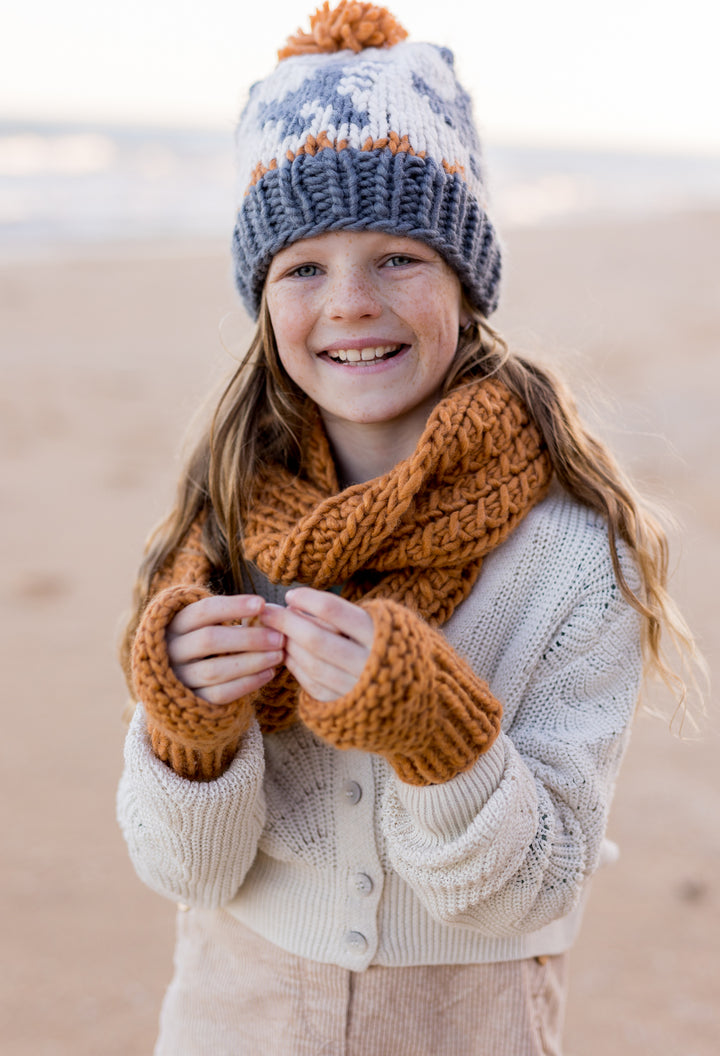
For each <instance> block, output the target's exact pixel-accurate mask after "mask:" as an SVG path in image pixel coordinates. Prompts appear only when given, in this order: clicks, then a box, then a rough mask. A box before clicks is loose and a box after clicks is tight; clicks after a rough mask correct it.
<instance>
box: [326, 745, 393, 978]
mask: <svg viewBox="0 0 720 1056" xmlns="http://www.w3.org/2000/svg"><path fill="white" fill-rule="evenodd" d="M336 787H337V788H338V801H339V809H338V811H337V856H338V858H337V867H338V870H339V871H340V875H341V876H342V875H344V877H345V884H344V907H343V908H342V910H341V912H342V915H343V918H344V928H343V930H342V931H341V933H340V934H339V935H338V942H339V943H340V947H341V949H342V950H343V951H344V956H342V962H341V963H344V964H345V965H346V966H347V967H348V968H353V969H355V970H359V969H362V968H365V967H367V966H368V965H369V964H370V963H371V962H372V959H373V957H374V956H375V953H376V950H377V944H378V931H377V913H378V905H379V901H380V894H381V892H382V886H383V884H382V867H381V865H380V858H379V855H378V851H377V847H376V845H375V819H374V809H375V784H374V779H373V768H372V759H371V757H370V755H368V754H367V753H365V752H357V751H352V750H351V751H347V752H342V753H339V758H338V785H337V786H336ZM342 891H343V889H342V888H341V889H340V891H339V892H338V894H339V895H340V897H341V898H342V897H343V894H342Z"/></svg>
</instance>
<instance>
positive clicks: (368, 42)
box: [278, 0, 407, 60]
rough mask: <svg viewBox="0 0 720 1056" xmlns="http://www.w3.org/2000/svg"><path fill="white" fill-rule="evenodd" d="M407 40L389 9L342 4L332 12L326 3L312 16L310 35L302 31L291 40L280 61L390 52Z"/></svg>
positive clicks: (348, 3)
mask: <svg viewBox="0 0 720 1056" xmlns="http://www.w3.org/2000/svg"><path fill="white" fill-rule="evenodd" d="M405 37H407V30H406V29H403V27H402V26H401V25H400V23H399V22H398V20H397V19H396V18H395V16H394V15H391V14H390V12H389V11H388V9H387V8H386V7H376V6H375V4H358V3H353V2H351V0H340V3H339V4H338V6H337V7H336V8H334V9H333V10H331V9H330V4H329V3H328V2H327V0H325V3H324V4H323V6H322V7H319V8H318V9H317V11H316V12H315V14H314V15H311V16H310V32H309V33H305V32H303V30H302V29H298V31H297V33H294V34H293V35H292V36H290V37H288V39H287V43H286V44H285V47H284V48H281V49H280V50H279V51H278V59H281V60H282V59H288V58H291V57H292V56H294V55H312V54H317V53H318V52H333V51H344V50H346V49H349V50H351V51H354V52H358V51H362V50H363V48H389V47H392V45H393V44H397V43H398V42H399V41H401V40H404V39H405Z"/></svg>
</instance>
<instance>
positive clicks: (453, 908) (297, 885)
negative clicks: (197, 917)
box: [118, 490, 642, 971]
mask: <svg viewBox="0 0 720 1056" xmlns="http://www.w3.org/2000/svg"><path fill="white" fill-rule="evenodd" d="M621 558H622V560H623V569H624V571H625V573H626V575H627V577H628V579H629V581H630V583H631V584H634V583H636V581H637V577H636V573H635V572H634V569H633V567H632V565H631V563H630V562H629V560H628V559H627V558H625V557H622V554H621ZM262 589H263V593H266V596H267V597H268V598H269V599H270V600H273V601H279V600H281V599H282V593H283V592H282V588H278V587H274V586H273V585H272V584H270V583H268V582H266V583H265V584H264V585H263V588H262ZM442 631H443V634H444V635H445V636H446V637H447V640H448V641H449V642H450V644H451V645H452V646H453V647H454V648H455V649H456V650H457V651H458V653H460V654H461V655H462V656H463V657H464V658H465V659H466V660H467V661H468V662H469V663H470V665H471V666H472V667H473V668H474V670H475V671H476V672H477V673H478V674H480V675H481V676H482V677H483V678H484V679H485V680H486V681H487V682H488V683H489V685H490V688H491V690H492V692H493V693H494V694H495V696H496V697H497V698H498V699H499V700H501V701H502V703H503V705H504V709H505V710H504V716H503V730H502V732H501V734H500V736H499V737H498V739H497V740H496V741H495V743H494V744H493V746H492V747H491V748H490V750H489V751H488V752H486V753H485V754H484V755H482V756H480V758H479V759H478V760H477V762H476V764H475V765H474V767H473V768H472V769H471V770H469V771H467V772H466V773H463V774H460V775H459V776H458V777H455V778H453V779H452V780H451V781H448V782H447V783H445V784H442V785H435V786H429V787H415V786H411V785H407V784H403V783H402V782H400V781H399V779H398V778H397V777H396V775H395V774H394V772H393V771H392V769H391V768H390V766H389V765H388V764H387V763H386V762H385V760H383V759H381V758H379V757H377V756H373V755H370V754H367V753H363V752H358V751H345V752H341V751H338V750H337V749H335V748H332V747H330V746H329V745H327V744H325V743H324V742H322V741H320V740H318V738H316V737H315V736H314V735H313V734H312V733H311V732H310V731H309V730H308V729H307V728H306V727H304V726H303V725H301V724H299V723H298V724H296V725H295V726H293V727H291V728H290V729H288V730H284V731H282V732H280V733H276V734H271V735H269V736H266V737H263V736H262V735H261V733H260V730H259V728H258V726H257V724H256V723H254V724H253V726H252V727H251V729H250V730H249V731H248V733H247V734H246V735H245V739H244V741H243V743H242V746H241V749H240V751H239V752H238V754H237V756H236V757H235V759H234V761H233V763H232V764H231V766H230V768H229V769H228V770H227V771H226V772H225V773H224V774H223V775H222V776H221V777H220V778H218V779H217V780H216V781H211V782H192V781H187V780H185V779H183V778H181V777H179V776H178V775H177V774H175V773H174V772H173V771H172V770H171V769H170V768H169V767H167V766H166V765H165V764H164V763H162V762H160V761H159V760H158V759H157V758H156V757H155V756H154V755H153V753H152V751H151V749H150V746H149V742H148V738H147V734H146V730H145V723H144V716H143V712H142V709H141V707H138V709H137V711H136V714H135V718H134V720H133V722H132V724H131V728H130V730H129V733H128V737H127V741H126V749H125V770H124V773H123V776H122V779H121V782H120V788H119V793H118V816H119V821H120V825H121V827H122V830H123V833H124V835H125V839H126V840H127V844H128V848H129V851H130V856H131V858H132V860H133V863H134V865H135V868H136V870H137V872H138V875H139V876H140V878H141V879H142V880H143V881H144V882H145V883H146V884H148V885H149V886H150V887H151V888H153V890H155V891H157V892H159V893H160V894H161V895H164V896H166V897H168V898H171V899H174V900H176V901H179V902H181V903H186V904H189V905H195V906H202V907H205V908H216V907H225V909H226V910H228V911H229V912H230V913H232V914H234V915H235V916H236V917H237V918H238V919H240V920H241V921H243V922H244V923H245V924H247V925H248V926H249V927H250V928H251V929H253V930H254V931H255V932H257V933H258V934H260V935H262V936H264V937H265V938H267V939H269V940H270V941H272V942H274V943H276V944H277V945H279V946H281V947H283V948H284V949H286V950H288V951H289V952H291V953H295V954H299V955H301V956H305V957H309V958H313V959H315V960H318V961H324V962H330V963H334V964H337V965H339V966H341V967H344V968H349V969H351V970H357V971H359V970H362V969H364V968H366V967H368V965H370V964H383V965H416V964H467V963H473V962H490V961H502V960H510V959H514V958H520V957H530V956H537V955H539V954H553V953H560V952H563V951H564V950H566V949H568V947H569V946H570V945H571V944H572V941H573V939H574V937H575V934H576V932H577V928H578V925H579V920H580V913H581V907H582V901H583V895H584V893H585V889H586V886H587V881H588V879H589V877H590V876H591V875H592V873H593V872H594V870H595V869H596V868H597V866H598V865H599V864H600V863H601V862H602V860H603V859H604V858H606V857H607V856H608V852H607V845H606V844H605V841H604V835H605V827H606V822H607V816H608V810H609V807H610V801H611V798H612V793H613V787H614V784H615V779H616V776H617V771H618V767H619V764H620V761H621V758H622V755H623V752H624V749H625V747H626V744H627V740H628V733H629V728H630V724H631V720H632V717H633V713H634V709H635V703H636V699H637V694H638V689H639V682H640V678H641V669H642V662H641V652H640V623H639V617H638V615H637V613H636V612H635V611H634V610H633V609H632V608H631V607H630V606H629V605H628V603H627V602H626V601H625V599H624V598H623V597H622V595H621V593H620V590H619V588H618V586H617V583H616V579H615V575H614V572H613V568H612V564H611V561H610V554H609V548H608V542H607V530H606V526H605V524H604V522H603V521H602V519H601V518H600V517H598V516H597V515H596V514H594V513H593V512H591V511H589V510H588V509H586V508H585V507H583V506H581V505H579V504H578V503H577V502H576V501H575V500H574V499H572V498H570V497H568V496H567V495H565V494H564V493H562V492H561V491H559V490H555V491H553V492H552V493H551V495H550V496H549V497H548V498H546V499H545V500H544V501H543V502H542V503H540V505H539V506H537V507H536V508H535V509H534V510H532V511H531V512H530V513H529V514H528V516H527V517H526V519H525V520H524V521H523V522H522V523H521V524H520V526H519V527H518V528H517V529H516V530H515V531H514V532H513V534H512V535H511V536H510V537H509V539H507V540H506V541H505V542H504V543H503V544H502V545H501V546H500V547H498V548H497V549H496V550H495V551H493V552H492V553H491V554H490V555H489V556H488V557H487V558H486V560H485V562H484V565H483V569H482V572H481V575H480V578H479V580H478V582H477V583H476V584H475V587H474V588H473V590H472V592H471V594H470V595H469V597H468V598H467V600H466V601H465V602H464V603H463V604H462V605H461V606H460V607H459V608H458V609H456V611H455V613H454V614H453V616H452V617H451V619H450V620H449V622H448V623H447V624H445V626H444V627H443V628H442Z"/></svg>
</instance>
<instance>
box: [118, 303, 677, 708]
mask: <svg viewBox="0 0 720 1056" xmlns="http://www.w3.org/2000/svg"><path fill="white" fill-rule="evenodd" d="M465 311H466V313H467V315H468V317H469V319H470V322H469V323H468V325H467V326H465V327H463V330H462V331H461V332H460V335H459V340H458V348H457V353H456V355H455V359H454V361H453V363H452V365H451V368H450V371H449V373H448V375H447V377H446V379H445V382H444V387H443V392H444V393H447V392H450V391H451V390H453V389H455V388H457V387H458V386H460V385H463V384H466V383H468V382H470V381H474V380H476V379H478V378H482V377H488V376H493V377H496V378H498V379H500V380H501V381H503V382H504V383H505V385H507V387H508V388H509V389H510V390H512V391H513V392H514V393H516V394H517V395H518V396H520V397H521V399H523V400H524V402H525V404H526V406H527V408H528V410H529V412H530V414H531V416H532V418H533V419H534V420H535V422H536V424H537V425H538V427H539V428H540V430H541V432H542V434H543V436H544V438H545V442H546V444H547V447H548V451H549V453H550V457H551V459H552V463H553V466H554V469H555V473H556V476H557V479H558V481H559V482H560V484H561V485H562V486H563V487H564V488H565V489H566V490H567V491H568V492H570V493H571V494H572V495H574V496H575V497H576V498H577V499H578V500H579V501H580V502H582V503H584V504H585V505H586V506H588V507H590V508H591V509H592V510H595V511H597V512H598V513H600V514H602V516H603V517H604V519H605V521H606V523H607V530H608V541H609V545H610V554H611V557H612V563H613V567H614V569H615V575H616V577H617V581H618V585H619V587H620V590H621V591H622V593H623V595H624V596H625V598H626V599H627V600H628V602H629V603H630V604H631V605H632V606H633V608H635V609H636V610H637V611H638V612H639V613H640V615H641V616H642V626H643V650H644V656H645V661H646V668H647V669H648V671H650V672H653V673H655V674H658V675H659V676H660V677H661V678H662V680H663V681H664V682H665V683H666V684H667V685H668V686H669V687H670V688H671V690H672V691H673V694H674V695H675V696H676V698H677V699H678V701H679V703H680V705H682V704H683V703H684V700H685V693H686V687H685V681H684V679H683V677H682V675H681V674H678V673H677V672H676V671H675V670H674V669H673V667H672V666H671V664H670V663H669V662H668V661H667V659H666V657H665V653H664V649H663V647H662V641H661V639H662V638H663V635H664V634H665V635H667V637H668V638H669V639H670V641H671V643H672V644H673V646H674V647H675V648H676V649H677V650H678V652H679V654H680V655H681V656H682V657H686V658H688V659H692V658H694V657H696V651H695V648H694V643H693V639H692V636H691V634H690V632H689V630H688V628H687V626H686V624H685V622H684V620H683V618H682V616H681V615H680V613H679V612H678V610H677V608H676V606H675V605H674V603H673V601H672V599H671V598H670V596H669V594H668V592H667V576H668V544H667V537H666V534H665V532H664V530H663V528H662V527H661V525H660V523H659V521H658V520H657V519H656V517H655V516H654V515H653V514H652V513H651V512H650V511H649V509H648V507H647V504H646V503H645V502H644V501H643V500H642V499H641V498H640V496H639V495H638V493H637V491H636V490H635V488H634V487H633V486H632V484H631V483H630V482H629V480H628V479H627V478H626V477H625V475H624V474H623V472H622V471H621V469H620V468H619V466H618V464H617V462H616V460H615V459H614V457H613V455H612V454H611V453H610V451H609V450H608V448H607V447H606V446H605V444H603V443H602V442H601V441H600V440H598V439H597V437H595V436H593V435H592V434H591V433H590V432H589V431H588V429H587V428H586V427H585V425H584V424H583V422H582V421H581V419H580V417H579V415H578V412H577V409H576V406H575V402H574V400H573V398H572V396H571V395H570V393H569V390H568V389H567V387H566V386H565V385H564V384H563V382H561V381H560V380H559V379H558V378H557V377H555V376H554V375H553V374H552V373H551V372H549V371H548V370H546V369H545V368H544V367H541V366H539V365H537V364H535V363H532V362H530V361H529V360H527V359H525V358H524V357H522V356H520V355H518V354H516V353H513V352H511V351H510V350H509V349H508V346H507V344H506V343H505V341H504V340H503V339H502V338H501V337H500V336H499V335H498V334H497V333H496V332H495V331H494V330H493V329H492V328H491V327H490V326H489V325H488V323H487V322H486V320H485V319H484V318H483V317H482V316H481V315H479V314H478V313H477V312H474V311H473V310H472V308H470V306H469V305H467V304H466V305H465ZM309 405H310V401H309V398H308V397H307V396H306V395H305V394H304V393H303V392H302V390H301V389H300V388H299V387H298V386H297V385H296V384H295V383H294V382H293V381H292V379H291V378H290V377H289V376H288V374H287V373H286V371H285V370H284V368H283V366H282V363H281V361H280V357H279V355H278V351H277V346H276V343H275V337H274V334H273V329H272V324H271V321H270V315H269V312H268V309H267V305H266V303H265V300H264V298H263V302H262V305H261V310H260V318H259V322H258V326H257V329H256V332H255V335H254V337H253V340H252V342H251V344H250V347H249V349H248V351H247V354H246V356H245V358H244V359H243V360H242V362H241V363H240V365H239V367H238V368H237V370H236V371H235V373H234V374H233V376H232V377H231V378H230V380H229V382H228V383H227V385H226V387H225V389H224V391H223V393H222V395H221V396H220V399H219V401H218V404H217V407H216V409H215V412H214V414H213V415H212V419H211V421H210V423H209V425H207V426H206V428H205V429H204V431H203V432H202V435H201V436H200V438H199V440H198V441H197V442H196V444H195V446H194V449H193V450H192V452H191V454H190V457H189V458H188V460H187V463H186V465H185V469H184V471H183V473H182V475H181V479H180V482H179V486H178V492H177V498H176V502H175V505H174V506H173V508H172V510H171V511H170V513H169V514H168V516H167V517H166V518H165V519H164V520H163V521H162V522H161V523H160V524H159V525H158V526H157V527H156V528H155V530H154V531H153V533H152V534H151V536H150V538H149V540H148V543H147V547H146V552H145V556H144V559H143V561H142V564H141V566H140V570H139V574H138V578H137V581H136V584H135V589H134V595H133V611H132V615H131V617H130V619H129V621H128V624H127V627H126V630H125V634H124V638H123V642H122V646H121V655H122V659H123V665H124V667H125V672H126V676H127V677H128V681H129V683H130V672H129V656H130V650H131V647H132V641H133V638H134V635H135V631H136V629H137V625H138V622H139V620H140V616H141V614H142V612H143V609H144V608H145V606H146V604H147V602H148V600H149V598H150V596H151V593H152V584H153V579H154V577H155V576H156V574H157V573H158V572H159V571H160V570H161V569H162V568H163V566H164V565H165V564H166V562H167V561H168V559H169V557H170V556H171V555H172V553H173V552H174V551H175V550H176V549H177V547H178V546H180V545H181V543H182V541H183V540H184V538H185V537H186V535H187V533H188V531H189V530H190V527H191V525H192V524H193V522H194V521H195V520H196V518H197V517H198V516H200V515H201V514H202V515H203V544H204V548H205V552H206V554H207V557H208V559H209V562H210V566H211V568H212V570H213V576H214V586H215V588H216V589H218V590H220V591H222V592H225V593H232V592H236V591H241V590H247V589H248V587H250V588H251V587H252V577H251V574H250V571H249V569H248V567H247V564H246V562H245V560H244V557H243V548H242V525H243V518H244V515H245V513H246V512H247V510H248V509H249V507H250V506H251V504H252V501H253V489H254V487H255V484H256V481H257V479H258V475H259V472H260V470H261V469H262V468H263V466H264V465H266V464H268V463H271V462H279V463H281V464H282V465H284V466H286V467H287V468H288V469H290V470H292V471H293V472H297V473H302V471H303V446H304V445H303V437H304V433H305V429H306V423H307V418H308V410H309ZM620 540H622V541H623V543H624V544H625V545H626V546H627V548H628V549H629V551H630V554H631V556H632V557H633V558H634V562H635V566H636V568H637V571H638V574H639V578H640V588H639V589H638V590H633V589H631V587H630V585H629V584H628V582H627V579H626V577H625V575H624V573H623V570H622V566H621V563H620V560H619V557H618V542H619V541H620Z"/></svg>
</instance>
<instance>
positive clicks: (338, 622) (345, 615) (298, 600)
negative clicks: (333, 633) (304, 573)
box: [285, 587, 375, 649]
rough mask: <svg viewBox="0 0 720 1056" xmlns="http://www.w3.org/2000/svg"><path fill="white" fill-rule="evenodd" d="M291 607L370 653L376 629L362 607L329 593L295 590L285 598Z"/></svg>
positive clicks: (310, 589) (290, 591) (309, 588)
mask: <svg viewBox="0 0 720 1056" xmlns="http://www.w3.org/2000/svg"><path fill="white" fill-rule="evenodd" d="M285 602H286V604H287V606H288V607H289V608H291V609H294V610H295V611H296V612H304V613H307V614H308V615H309V616H312V617H314V618H315V619H319V620H322V621H323V622H324V623H326V624H328V625H330V626H332V627H334V628H335V629H336V630H337V631H339V632H340V633H341V634H344V635H346V636H347V637H348V638H352V639H353V640H354V641H356V642H360V643H361V644H362V645H364V646H365V648H367V649H370V648H371V647H372V643H373V637H374V633H375V629H374V627H373V622H372V619H371V617H370V615H369V614H368V613H367V612H365V610H364V609H361V608H360V606H359V605H355V604H354V603H353V602H351V601H348V600H347V599H346V598H341V597H338V595H337V594H332V593H331V592H330V591H327V590H314V589H313V588H312V587H295V588H293V589H292V590H289V591H288V592H287V594H286V595H285Z"/></svg>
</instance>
